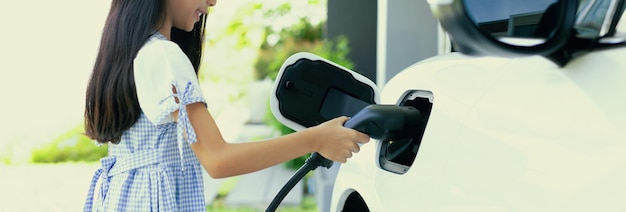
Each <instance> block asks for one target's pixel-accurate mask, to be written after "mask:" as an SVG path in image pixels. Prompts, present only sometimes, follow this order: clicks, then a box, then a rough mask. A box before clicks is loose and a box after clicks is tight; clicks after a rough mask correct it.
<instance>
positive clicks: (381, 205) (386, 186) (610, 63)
mask: <svg viewBox="0 0 626 212" xmlns="http://www.w3.org/2000/svg"><path fill="white" fill-rule="evenodd" d="M428 2H429V4H430V5H431V9H432V11H433V14H434V15H435V16H436V18H437V19H438V21H439V22H440V24H441V26H442V27H443V28H444V30H446V32H447V35H446V36H449V38H450V39H451V42H453V43H454V50H453V51H454V52H452V53H447V54H443V55H439V56H435V57H432V58H429V59H426V60H424V61H420V62H418V63H416V64H414V65H413V66H411V67H409V68H407V69H405V70H403V71H402V72H400V73H399V74H397V75H396V76H394V77H393V78H392V79H391V80H390V81H389V82H388V83H386V85H385V87H384V88H383V89H382V90H381V91H378V90H379V88H376V87H375V86H374V85H372V86H371V87H372V90H374V91H373V92H374V93H376V94H375V95H373V96H377V98H378V97H379V98H380V101H379V102H377V101H373V102H370V103H372V104H381V105H398V106H410V107H414V108H416V109H417V110H419V112H420V113H421V119H423V120H424V122H425V126H424V127H423V128H412V129H410V130H409V133H411V134H410V135H409V136H407V137H404V138H397V139H373V140H372V141H371V142H370V143H368V144H365V145H363V146H361V150H360V152H359V153H357V154H355V155H354V156H353V157H352V158H350V159H349V160H348V162H347V163H345V164H342V165H341V166H340V168H339V171H338V174H337V176H336V180H335V184H334V189H333V192H332V200H331V206H330V211H626V201H625V200H626V96H625V95H624V91H626V48H625V47H624V45H623V44H624V40H625V38H626V36H624V34H623V32H622V31H621V30H626V28H624V27H623V24H621V23H619V19H620V17H622V15H623V11H624V9H623V8H624V1H623V0H586V1H576V0H554V1H543V0H542V1H530V0H529V1H515V0H508V1H507V0H495V1H490V2H486V1H478V0H473V1H472V0H466V1H462V0H428ZM518 3H521V4H518ZM533 5H535V6H537V7H536V8H532V6H533ZM524 9H526V10H524ZM503 11H504V13H506V12H507V11H508V13H507V14H500V13H502V12H503ZM496 13H497V14H496ZM489 14H492V15H493V17H489ZM499 15H503V16H499ZM542 30H543V31H542ZM378 92H380V93H378Z"/></svg>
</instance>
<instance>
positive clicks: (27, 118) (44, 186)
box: [0, 0, 326, 212]
mask: <svg viewBox="0 0 626 212" xmlns="http://www.w3.org/2000/svg"><path fill="white" fill-rule="evenodd" d="M110 2H111V1H110V0H97V1H84V0H59V1H43V0H33V1H2V2H0V26H2V27H3V29H2V34H1V35H0V80H1V82H0V98H1V99H2V100H1V101H0V111H2V115H1V116H0V212H1V211H78V210H80V209H81V208H82V204H83V202H84V197H85V196H86V192H87V189H88V186H89V181H90V180H91V176H92V174H93V172H94V171H95V170H96V169H97V168H98V163H97V161H93V160H92V161H79V162H62V163H35V162H33V160H34V159H33V158H34V156H33V151H34V150H36V149H42V148H45V147H47V146H51V145H52V146H55V145H56V146H57V148H64V147H65V146H67V145H74V144H75V143H76V142H77V141H72V142H70V143H69V144H68V143H67V142H65V143H64V142H60V143H54V142H57V141H58V140H59V139H67V137H68V136H69V137H72V138H77V137H80V136H81V135H80V133H82V132H81V131H80V130H82V121H83V110H84V109H83V107H84V93H85V88H86V83H87V80H88V78H89V76H90V74H91V68H92V65H93V61H94V59H95V56H96V51H97V49H98V45H99V38H100V35H101V31H102V27H103V24H104V21H105V18H106V15H107V12H108V9H109V6H110ZM287 2H289V3H288V4H286V3H287ZM209 13H210V14H209V16H208V20H207V33H206V34H207V43H206V45H205V50H206V52H205V54H204V63H203V65H202V70H201V74H200V77H201V83H202V84H203V89H204V91H205V96H206V97H207V100H208V102H209V109H210V110H211V112H212V114H213V115H214V116H215V117H216V120H217V121H218V125H220V128H221V129H222V131H223V133H224V134H225V137H227V138H230V139H231V140H234V141H236V140H237V139H242V137H241V135H242V133H241V127H242V125H246V124H250V123H252V126H254V127H253V128H249V129H252V130H251V131H253V132H252V134H249V135H247V136H248V137H244V138H243V139H251V140H254V139H261V138H266V137H270V136H276V135H279V134H280V132H277V130H276V129H275V128H273V127H270V126H268V125H271V124H270V123H266V122H267V120H266V119H267V118H266V111H267V110H266V108H265V107H264V103H265V101H266V98H265V95H266V93H265V92H266V91H268V88H269V86H271V79H270V77H268V76H270V75H271V74H272V73H259V71H258V70H256V69H255V65H256V66H259V65H258V64H255V62H257V61H258V60H259V59H258V58H259V55H260V54H263V52H265V53H266V54H267V50H262V49H263V48H262V46H263V45H265V46H266V47H265V49H267V45H276V44H277V43H278V42H282V41H281V39H284V37H281V35H280V33H279V32H280V31H281V30H282V29H285V28H290V27H293V26H294V25H298V24H301V20H306V22H307V23H308V24H311V25H318V24H320V23H322V22H323V21H325V19H326V2H325V1H323V0H319V1H294V2H290V1H286V0H280V1H260V0H240V1H218V4H217V7H215V8H213V9H212V10H211V11H210V12H209ZM292 31H293V30H292ZM317 39H319V38H317ZM315 45H317V44H315ZM315 45H313V46H315ZM272 54H275V53H272ZM278 59H280V57H278ZM269 62H271V61H269ZM269 62H267V63H269ZM261 65H269V64H261ZM274 66H275V65H274ZM270 67H271V66H270ZM262 72H264V71H262ZM270 72H271V71H270ZM265 75H267V76H265ZM265 78H267V79H265ZM251 91H254V92H257V93H256V94H255V95H249V93H250V92H251ZM251 96H254V97H251ZM257 96H260V97H257ZM252 105H261V107H260V108H258V107H257V109H254V108H253V107H254V106H252ZM263 126H266V127H263ZM77 129H79V130H78V131H77ZM279 130H280V129H279ZM279 130H278V131H279ZM254 133H256V134H254ZM80 139H84V138H80ZM80 139H74V140H80ZM62 145H65V146H62ZM93 146H95V145H93ZM89 148H91V147H89ZM46 151H49V150H46ZM53 151H54V150H53ZM45 154H48V153H45ZM227 181H228V180H227ZM235 182H236V181H235ZM222 184H224V183H223V182H222V181H218V182H217V183H216V184H215V185H218V186H219V188H215V190H218V189H219V190H220V191H216V192H218V194H217V195H218V197H219V195H223V194H219V192H228V191H222V190H224V189H226V190H228V189H229V188H232V187H234V186H233V185H229V186H228V185H227V186H223V185H222ZM226 184H228V183H226ZM220 185H221V186H220ZM224 187H226V188H224ZM313 201H314V200H313ZM309 202H311V201H310V200H309ZM208 204H209V206H208V210H210V211H213V210H218V211H220V210H222V209H219V208H221V207H222V206H211V205H210V204H212V203H211V202H210V201H209V202H208ZM221 204H224V203H221ZM314 204H315V203H314V202H313V203H312V204H311V203H309V205H312V206H308V207H309V208H310V210H311V211H315V206H314ZM244 208H246V207H244ZM296 208H299V207H296ZM233 210H242V209H241V208H239V209H233ZM297 210H307V209H306V208H304V209H302V208H301V209H297Z"/></svg>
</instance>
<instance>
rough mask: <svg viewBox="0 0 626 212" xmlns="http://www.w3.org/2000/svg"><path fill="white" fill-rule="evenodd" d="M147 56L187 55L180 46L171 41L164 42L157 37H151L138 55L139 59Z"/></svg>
mask: <svg viewBox="0 0 626 212" xmlns="http://www.w3.org/2000/svg"><path fill="white" fill-rule="evenodd" d="M145 54H148V55H152V54H161V55H170V56H171V55H182V56H184V55H185V53H184V52H183V50H182V49H180V47H179V46H178V44H176V43H174V42H172V41H170V40H163V39H159V38H156V37H154V36H153V37H151V38H150V39H148V41H147V42H146V43H145V44H144V45H143V47H141V49H140V50H139V52H138V53H137V57H139V56H143V55H145Z"/></svg>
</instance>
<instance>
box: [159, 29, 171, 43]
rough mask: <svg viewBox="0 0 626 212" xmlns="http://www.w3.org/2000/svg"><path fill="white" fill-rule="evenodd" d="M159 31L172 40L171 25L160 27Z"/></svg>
mask: <svg viewBox="0 0 626 212" xmlns="http://www.w3.org/2000/svg"><path fill="white" fill-rule="evenodd" d="M166 29H167V30H166ZM158 31H159V33H161V34H162V35H163V36H165V37H166V38H167V39H168V40H172V37H171V34H172V30H171V29H170V28H169V27H161V29H159V30H158Z"/></svg>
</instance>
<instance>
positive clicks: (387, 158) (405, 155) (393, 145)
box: [378, 90, 433, 174]
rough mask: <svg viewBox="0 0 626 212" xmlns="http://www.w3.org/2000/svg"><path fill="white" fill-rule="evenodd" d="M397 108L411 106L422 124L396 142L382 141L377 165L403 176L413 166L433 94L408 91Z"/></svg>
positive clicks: (421, 91) (430, 108) (431, 104)
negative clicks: (419, 114) (417, 112)
mask: <svg viewBox="0 0 626 212" xmlns="http://www.w3.org/2000/svg"><path fill="white" fill-rule="evenodd" d="M398 105H399V106H411V107H414V108H415V109H417V110H419V111H420V112H421V118H422V120H421V121H422V124H420V126H419V127H417V129H411V130H410V131H409V132H407V133H409V134H408V136H406V137H404V138H401V139H398V140H383V141H381V142H382V143H381V146H380V148H381V149H380V151H379V152H380V155H379V160H378V161H379V164H380V167H381V168H382V169H384V170H387V171H390V172H393V173H397V174H404V173H406V172H407V171H408V170H409V168H410V167H411V166H412V165H413V162H414V161H415V158H416V157H417V152H418V150H419V147H420V144H421V143H422V136H423V135H424V131H425V129H426V124H427V123H428V117H429V116H430V112H431V110H432V106H433V93H432V92H430V91H423V90H409V91H406V92H405V93H404V95H403V96H402V98H400V100H399V101H398Z"/></svg>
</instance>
